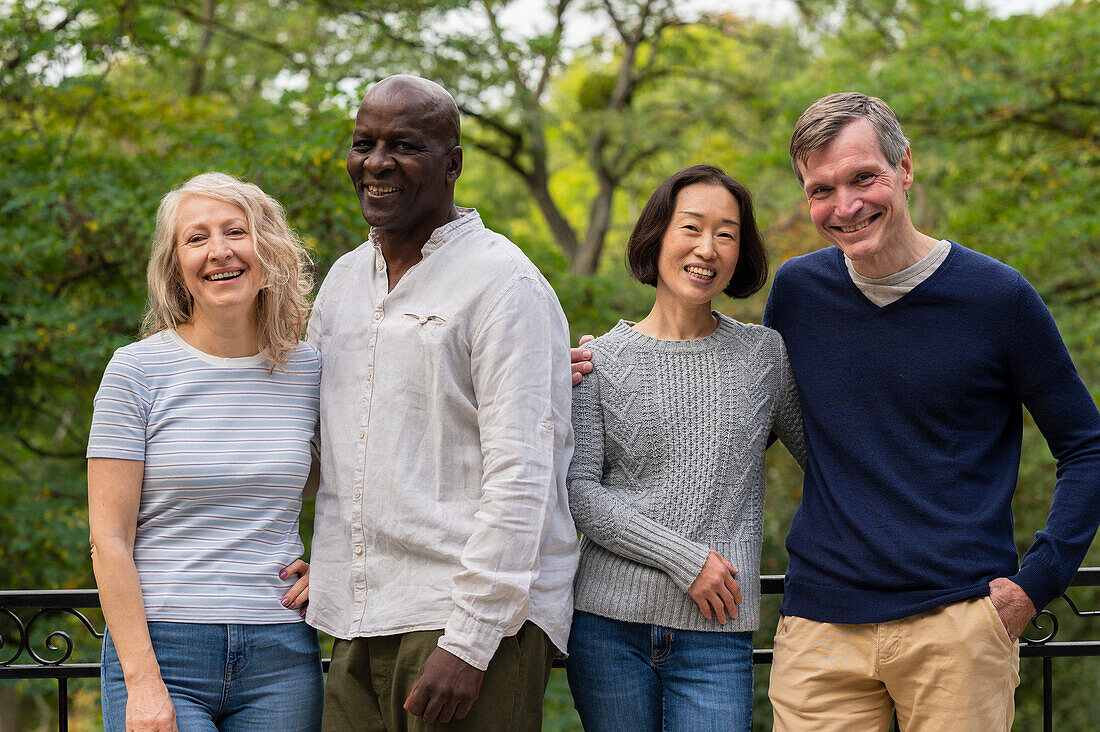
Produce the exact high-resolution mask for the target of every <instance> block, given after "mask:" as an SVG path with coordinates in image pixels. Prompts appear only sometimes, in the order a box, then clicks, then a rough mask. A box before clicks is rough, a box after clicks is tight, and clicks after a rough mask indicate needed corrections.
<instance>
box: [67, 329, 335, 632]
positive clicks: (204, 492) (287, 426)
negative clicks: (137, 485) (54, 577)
mask: <svg viewBox="0 0 1100 732" xmlns="http://www.w3.org/2000/svg"><path fill="white" fill-rule="evenodd" d="M269 368H270V367H269V366H268V365H267V364H266V363H265V362H264V361H263V359H262V358H260V357H259V356H252V357H247V358H218V357H216V356H211V355H209V354H206V353H203V352H202V351H199V350H198V349H196V348H194V347H192V346H190V345H189V344H187V343H186V342H185V341H184V340H183V339H182V338H180V336H179V335H178V334H177V333H176V332H175V331H162V332H160V333H156V334H154V335H152V336H150V337H148V338H146V339H144V340H141V341H138V342H137V343H132V344H130V345H128V346H124V347H122V348H120V349H118V350H117V351H115V355H114V357H113V358H112V359H111V362H110V363H109V364H108V365H107V370H106V372H105V373H104V374H103V381H102V383H101V384H100V387H99V392H98V393H97V394H96V397H95V410H94V413H93V416H92V427H91V435H90V437H89V439H88V457H90V458H93V457H97V458H122V459H125V460H144V461H145V479H144V482H143V483H142V487H141V505H140V508H139V509H138V520H137V534H136V537H135V540H134V562H135V563H136V565H137V570H138V575H139V577H140V579H141V590H142V596H143V597H144V600H145V612H146V616H147V617H148V619H149V620H153V621H174V622H187V623H287V622H295V621H300V620H301V618H300V617H299V615H298V611H297V610H289V609H287V608H284V607H283V606H282V604H281V603H280V600H281V599H282V596H283V594H284V593H285V592H286V591H287V589H289V587H290V586H291V585H292V584H293V582H294V580H295V579H296V578H295V577H293V576H292V577H290V578H288V579H286V580H281V579H279V570H280V569H281V568H282V567H283V566H285V565H287V564H289V563H290V562H291V561H293V560H294V559H295V558H297V557H299V556H301V553H302V541H301V539H300V538H299V536H298V513H299V511H300V510H301V506H302V488H303V486H304V485H305V481H306V476H307V475H308V474H309V465H310V450H309V441H310V438H312V437H313V434H314V430H315V427H316V425H317V419H318V388H319V384H320V379H321V357H320V355H319V354H318V353H317V351H316V350H314V349H313V347H312V346H310V345H308V344H306V343H302V344H301V345H299V346H298V349H297V351H295V353H294V354H293V356H292V357H291V359H290V360H289V362H288V363H287V364H286V373H283V371H282V370H280V369H276V370H275V371H274V373H269Z"/></svg>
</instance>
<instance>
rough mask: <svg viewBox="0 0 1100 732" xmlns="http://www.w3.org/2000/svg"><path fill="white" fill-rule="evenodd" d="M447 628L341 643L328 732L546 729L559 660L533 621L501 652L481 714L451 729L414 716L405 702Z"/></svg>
mask: <svg viewBox="0 0 1100 732" xmlns="http://www.w3.org/2000/svg"><path fill="white" fill-rule="evenodd" d="M441 635H443V631H441V630H424V631H416V632H412V633H402V634H400V635H387V636H378V637H374V638H353V639H351V640H340V639H337V640H336V643H335V645H333V647H332V663H331V664H330V666H329V672H328V681H327V683H326V686H325V708H324V714H323V717H322V721H321V728H322V730H323V731H324V732H353V731H354V732H359V730H364V731H366V730H371V731H376V732H405V730H413V731H416V732H420V731H422V730H425V731H426V730H445V731H447V732H451V731H465V730H471V731H474V730H476V731H477V732H484V731H486V730H520V731H522V730H539V729H542V697H543V694H544V693H545V692H546V683H547V681H549V679H550V667H551V666H552V665H553V662H554V654H555V653H556V650H555V648H554V644H553V643H551V642H550V639H549V638H547V637H546V634H545V633H544V632H543V631H542V629H541V628H539V627H538V626H537V625H535V624H534V623H532V622H531V621H527V622H525V623H524V624H523V627H521V628H520V630H519V633H517V634H516V635H514V636H509V637H507V638H504V639H503V640H501V642H500V647H499V648H497V652H496V654H494V655H493V660H492V661H490V662H489V668H488V669H486V671H485V677H484V679H483V680H482V683H481V692H480V693H479V694H478V698H477V701H475V702H474V706H473V709H471V710H470V713H469V714H467V715H466V717H465V718H463V719H459V720H451V721H450V722H448V723H447V724H439V723H436V724H425V723H424V722H423V720H421V719H420V717H417V716H415V715H412V714H410V713H409V712H406V711H405V709H404V708H403V705H404V704H405V699H406V698H407V697H408V695H409V691H410V690H411V689H412V685H413V682H414V681H415V680H416V676H417V674H418V673H420V667H421V666H422V665H423V664H424V661H425V660H427V658H428V656H429V655H430V654H431V653H432V651H434V650H435V648H436V641H438V640H439V637H440V636H441Z"/></svg>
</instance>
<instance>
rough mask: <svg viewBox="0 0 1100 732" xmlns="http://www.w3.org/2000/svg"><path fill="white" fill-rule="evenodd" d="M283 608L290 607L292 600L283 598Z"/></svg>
mask: <svg viewBox="0 0 1100 732" xmlns="http://www.w3.org/2000/svg"><path fill="white" fill-rule="evenodd" d="M283 607H290V600H288V599H286V598H285V597H284V598H283Z"/></svg>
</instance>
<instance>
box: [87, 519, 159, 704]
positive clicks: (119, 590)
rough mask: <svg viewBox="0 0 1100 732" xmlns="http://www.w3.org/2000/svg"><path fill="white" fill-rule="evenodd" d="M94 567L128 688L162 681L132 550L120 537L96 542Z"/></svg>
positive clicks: (93, 548)
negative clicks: (150, 636)
mask: <svg viewBox="0 0 1100 732" xmlns="http://www.w3.org/2000/svg"><path fill="white" fill-rule="evenodd" d="M92 570H93V571H94V573H95V578H96V586H97V587H98V588H99V598H100V605H101V606H102V608H103V617H104V619H105V620H106V621H107V628H108V629H109V630H110V632H111V641H112V642H113V643H114V646H115V651H116V652H117V653H118V659H119V662H120V664H121V666H122V673H123V676H124V677H125V679H126V686H127V688H132V687H133V686H134V685H137V684H149V683H152V684H160V683H162V681H161V676H160V665H159V664H158V663H157V658H156V654H155V653H154V652H153V644H152V641H151V640H150V638H149V626H148V623H147V621H146V617H145V603H144V601H143V600H142V596H141V580H140V579H139V577H138V572H137V566H136V565H135V564H134V558H133V554H132V552H131V551H130V550H129V549H128V547H126V546H125V543H124V542H122V541H119V540H113V541H112V540H107V541H102V542H96V543H94V544H93V546H92Z"/></svg>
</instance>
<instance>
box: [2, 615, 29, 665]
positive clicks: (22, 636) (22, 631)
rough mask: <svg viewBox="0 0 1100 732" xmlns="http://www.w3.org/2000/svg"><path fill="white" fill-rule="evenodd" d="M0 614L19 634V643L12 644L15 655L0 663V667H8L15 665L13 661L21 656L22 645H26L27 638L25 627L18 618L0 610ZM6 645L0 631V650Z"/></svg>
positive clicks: (6, 642) (5, 640) (6, 641)
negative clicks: (9, 621)
mask: <svg viewBox="0 0 1100 732" xmlns="http://www.w3.org/2000/svg"><path fill="white" fill-rule="evenodd" d="M0 613H2V614H3V616H4V617H6V618H8V619H9V620H11V623H12V625H13V626H14V627H15V628H17V629H18V633H19V636H18V641H19V642H18V643H15V644H13V645H15V655H13V656H12V657H11V658H5V659H4V660H3V661H0V666H9V665H11V664H13V663H15V661H16V660H17V659H18V658H19V657H20V656H22V655H23V644H24V643H26V638H27V626H25V625H23V621H22V620H20V618H19V616H18V615H16V614H15V613H13V612H12V611H11V610H7V609H0ZM6 645H8V640H7V639H6V638H5V637H4V633H3V631H2V630H0V650H2V649H3V648H4V646H6Z"/></svg>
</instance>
